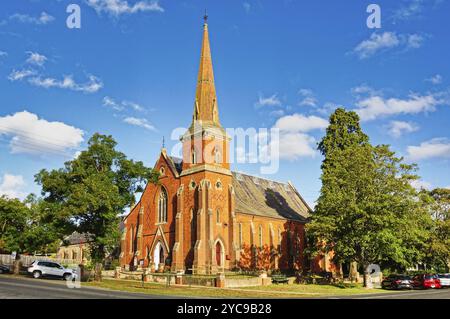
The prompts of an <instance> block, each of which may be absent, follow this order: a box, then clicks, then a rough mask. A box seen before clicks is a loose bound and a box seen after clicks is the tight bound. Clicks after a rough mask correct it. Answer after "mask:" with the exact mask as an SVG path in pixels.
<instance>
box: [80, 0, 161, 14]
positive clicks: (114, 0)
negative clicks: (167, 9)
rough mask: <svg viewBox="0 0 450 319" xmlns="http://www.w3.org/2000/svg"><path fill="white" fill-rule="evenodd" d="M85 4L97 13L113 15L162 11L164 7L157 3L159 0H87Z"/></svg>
mask: <svg viewBox="0 0 450 319" xmlns="http://www.w3.org/2000/svg"><path fill="white" fill-rule="evenodd" d="M87 4H88V5H89V6H90V7H92V8H94V9H95V11H97V13H98V14H100V13H107V14H109V15H111V16H115V17H119V16H120V15H123V14H133V13H138V12H148V11H154V12H164V9H163V8H162V7H161V6H160V5H159V1H156V0H154V1H147V0H142V1H138V2H135V3H132V2H131V1H130V2H129V1H126V0H87Z"/></svg>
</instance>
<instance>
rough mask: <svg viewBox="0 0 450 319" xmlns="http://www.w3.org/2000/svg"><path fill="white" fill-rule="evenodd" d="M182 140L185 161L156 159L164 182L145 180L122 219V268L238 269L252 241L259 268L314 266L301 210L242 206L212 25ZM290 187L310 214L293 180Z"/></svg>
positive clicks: (290, 192) (205, 36)
mask: <svg viewBox="0 0 450 319" xmlns="http://www.w3.org/2000/svg"><path fill="white" fill-rule="evenodd" d="M181 141H182V143H183V159H182V162H181V163H180V162H178V163H176V162H175V161H174V159H173V158H171V157H169V156H168V155H167V154H166V151H165V150H164V149H163V150H162V152H161V155H160V158H159V160H158V162H157V163H156V165H155V169H156V170H158V171H159V172H160V173H161V177H160V179H159V184H158V185H154V184H148V185H147V187H146V189H145V191H144V193H143V195H142V197H141V199H140V201H139V202H138V203H137V204H136V205H135V207H134V208H133V209H132V210H131V212H130V214H129V215H128V216H127V217H126V219H125V221H124V224H125V227H124V231H123V234H122V241H121V259H120V263H121V266H123V267H138V266H142V267H149V268H150V269H152V270H155V271H157V270H162V269H163V268H165V269H168V268H170V269H171V270H172V271H192V272H193V273H199V274H203V273H217V272H221V271H224V270H231V269H234V268H236V267H238V266H239V265H240V264H239V260H240V258H241V256H243V255H244V254H245V248H244V247H247V246H248V247H251V249H253V250H254V251H252V252H251V254H254V253H255V251H258V247H267V249H266V250H267V251H268V256H267V261H266V262H265V263H266V265H260V264H258V263H257V261H255V262H254V264H255V265H254V266H256V265H257V264H258V265H259V266H258V267H265V268H271V269H298V270H300V269H304V268H305V267H306V266H308V265H309V263H307V262H306V261H305V256H304V253H303V251H304V248H305V230H304V224H305V220H303V219H297V218H294V217H296V215H295V214H296V212H294V215H293V216H294V217H293V218H287V217H283V216H282V215H277V214H272V215H267V214H266V215H264V214H262V213H260V212H259V211H258V210H253V211H252V212H250V213H249V212H248V211H246V210H244V209H241V208H240V207H241V206H242V202H240V203H239V204H240V205H241V206H239V207H238V206H237V203H236V200H237V195H236V194H235V191H236V187H240V188H239V190H240V191H242V185H241V184H239V183H238V182H237V180H236V177H235V176H234V175H233V173H232V172H231V171H230V164H229V158H228V156H229V155H228V153H229V143H228V142H229V137H228V136H227V134H226V132H225V130H224V129H223V128H222V127H221V125H220V122H219V117H218V106H217V98H216V93H215V87H214V76H213V70H212V62H211V54H210V48H209V40H208V28H207V25H206V24H205V26H204V34H203V44H202V52H201V59H200V70H199V76H198V82H197V92H196V100H195V103H194V114H193V120H192V125H191V127H190V128H189V129H188V131H187V132H186V133H185V134H184V135H183V137H182V138H181ZM266 182H267V180H266ZM239 185H241V186H239ZM280 185H282V184H280ZM280 187H281V186H280ZM284 187H285V188H288V189H287V191H286V192H288V193H286V194H291V195H288V196H295V197H296V201H297V202H300V204H298V205H301V209H302V211H303V212H306V213H308V212H309V208H308V207H307V205H306V204H305V203H304V201H303V202H301V201H302V199H301V201H300V199H299V198H301V196H300V195H299V194H298V193H297V192H296V190H295V189H294V188H293V186H288V185H287V184H286V185H285V186H284ZM276 194H278V196H281V195H279V193H276ZM244 204H245V203H244ZM297 207H298V206H297ZM259 251H260V252H261V253H263V249H260V250H259ZM267 264H268V265H267Z"/></svg>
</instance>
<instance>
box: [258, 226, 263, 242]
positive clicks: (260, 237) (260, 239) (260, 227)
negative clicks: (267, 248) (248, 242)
mask: <svg viewBox="0 0 450 319" xmlns="http://www.w3.org/2000/svg"><path fill="white" fill-rule="evenodd" d="M262 246H263V227H262V225H259V247H262Z"/></svg>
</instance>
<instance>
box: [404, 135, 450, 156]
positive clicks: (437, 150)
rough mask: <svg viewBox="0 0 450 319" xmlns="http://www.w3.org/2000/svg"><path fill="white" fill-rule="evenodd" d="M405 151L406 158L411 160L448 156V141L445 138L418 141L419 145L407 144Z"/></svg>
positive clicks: (449, 151) (449, 154)
mask: <svg viewBox="0 0 450 319" xmlns="http://www.w3.org/2000/svg"><path fill="white" fill-rule="evenodd" d="M407 153H408V155H407V158H408V159H409V160H411V161H420V160H424V159H430V158H450V141H448V140H447V139H445V138H434V139H431V140H429V141H426V142H422V143H420V145H419V146H408V148H407Z"/></svg>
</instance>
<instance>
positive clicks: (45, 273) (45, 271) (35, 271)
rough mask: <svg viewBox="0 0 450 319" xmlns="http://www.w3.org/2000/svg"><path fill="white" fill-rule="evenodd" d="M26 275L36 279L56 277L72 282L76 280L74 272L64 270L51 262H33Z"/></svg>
mask: <svg viewBox="0 0 450 319" xmlns="http://www.w3.org/2000/svg"><path fill="white" fill-rule="evenodd" d="M28 273H29V274H30V275H32V276H33V277H34V278H36V279H37V278H41V277H58V278H62V279H64V280H74V279H75V278H77V273H76V272H75V270H73V269H67V268H64V267H63V266H61V265H60V264H58V263H55V262H53V261H38V260H35V261H33V262H32V263H31V266H30V267H28Z"/></svg>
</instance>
